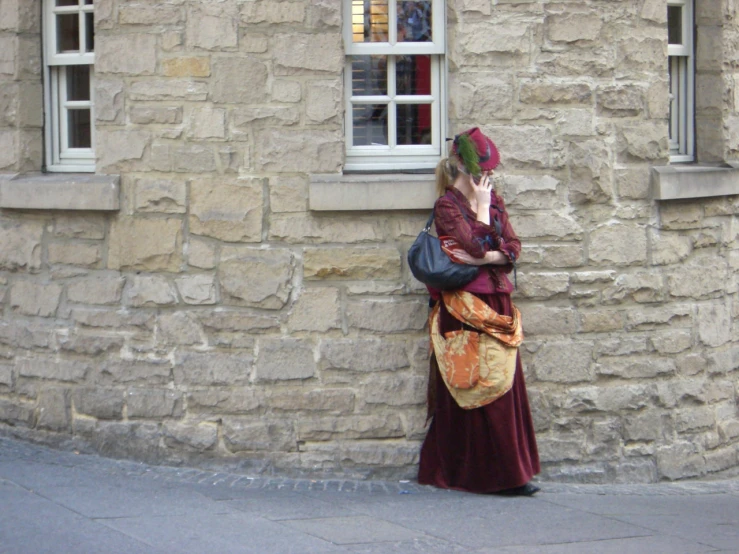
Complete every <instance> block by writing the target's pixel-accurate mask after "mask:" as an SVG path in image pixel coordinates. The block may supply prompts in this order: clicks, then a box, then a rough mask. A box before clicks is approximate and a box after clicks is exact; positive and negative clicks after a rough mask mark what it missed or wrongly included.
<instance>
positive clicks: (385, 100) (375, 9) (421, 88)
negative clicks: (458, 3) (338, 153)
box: [344, 0, 445, 171]
mask: <svg viewBox="0 0 739 554" xmlns="http://www.w3.org/2000/svg"><path fill="white" fill-rule="evenodd" d="M345 7H346V9H345V10H344V14H345V21H344V43H345V45H346V54H347V58H346V66H345V70H344V71H345V87H344V88H345V91H346V120H345V137H346V164H345V166H344V169H345V170H349V171H351V170H391V169H398V170H402V169H426V168H433V167H435V166H436V163H437V162H438V161H439V159H440V157H441V155H442V149H443V148H444V130H445V129H444V128H445V118H444V113H443V105H444V98H443V94H444V87H443V82H444V79H443V75H444V48H445V41H444V34H445V29H444V27H445V26H444V2H443V0H423V1H415V2H411V1H405V0H347V2H346V5H345Z"/></svg>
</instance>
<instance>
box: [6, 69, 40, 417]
mask: <svg viewBox="0 0 739 554" xmlns="http://www.w3.org/2000/svg"><path fill="white" fill-rule="evenodd" d="M0 67H2V66H0ZM0 421H2V422H3V423H5V424H9V425H12V426H21V427H28V428H31V427H33V426H34V424H35V422H36V409H35V406H34V404H31V403H30V402H22V401H20V400H15V401H12V400H6V399H5V398H0Z"/></svg>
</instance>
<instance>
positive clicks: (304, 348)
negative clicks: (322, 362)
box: [254, 338, 316, 382]
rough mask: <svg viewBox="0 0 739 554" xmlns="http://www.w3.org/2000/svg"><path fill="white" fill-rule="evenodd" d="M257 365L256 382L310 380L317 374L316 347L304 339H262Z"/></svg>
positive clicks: (258, 345)
mask: <svg viewBox="0 0 739 554" xmlns="http://www.w3.org/2000/svg"><path fill="white" fill-rule="evenodd" d="M257 348H258V352H259V353H258V355H257V360H256V363H255V372H254V378H255V380H256V381H259V382H261V381H284V380H292V379H310V378H311V377H314V376H315V374H316V360H315V355H314V345H313V343H312V342H310V341H306V340H302V339H287V338H275V339H271V338H270V339H260V340H259V341H258V344H257Z"/></svg>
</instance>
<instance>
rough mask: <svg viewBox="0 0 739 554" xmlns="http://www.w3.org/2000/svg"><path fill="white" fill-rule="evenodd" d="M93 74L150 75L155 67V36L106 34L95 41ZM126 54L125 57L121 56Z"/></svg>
mask: <svg viewBox="0 0 739 554" xmlns="http://www.w3.org/2000/svg"><path fill="white" fill-rule="evenodd" d="M95 43H96V44H95V72H96V73H98V72H99V73H123V74H126V75H151V74H153V73H154V72H155V71H156V65H157V36H156V35H155V34H139V33H128V34H125V35H110V34H106V35H105V37H104V39H99V40H96V41H95ZM122 52H126V53H127V55H121V53H122Z"/></svg>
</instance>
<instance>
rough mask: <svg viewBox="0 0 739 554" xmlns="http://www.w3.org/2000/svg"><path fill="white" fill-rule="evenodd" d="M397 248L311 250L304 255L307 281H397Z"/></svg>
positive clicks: (304, 274)
mask: <svg viewBox="0 0 739 554" xmlns="http://www.w3.org/2000/svg"><path fill="white" fill-rule="evenodd" d="M400 267H401V262H400V252H398V250H397V249H396V248H385V247H383V248H310V249H306V250H305V251H304V253H303V276H304V278H305V279H306V280H319V279H321V280H324V279H325V280H329V279H330V280H334V279H339V280H341V279H345V280H360V279H372V280H377V279H380V280H387V279H399V278H400Z"/></svg>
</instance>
